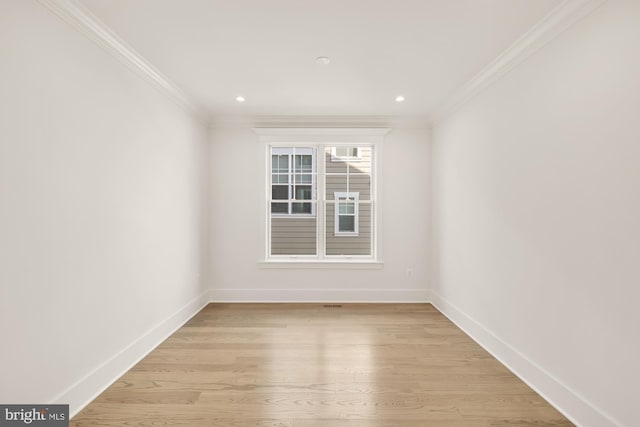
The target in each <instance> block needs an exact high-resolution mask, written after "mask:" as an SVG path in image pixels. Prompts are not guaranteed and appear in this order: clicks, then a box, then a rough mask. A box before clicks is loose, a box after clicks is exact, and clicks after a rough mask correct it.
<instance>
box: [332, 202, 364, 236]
mask: <svg viewBox="0 0 640 427" xmlns="http://www.w3.org/2000/svg"><path fill="white" fill-rule="evenodd" d="M334 194H335V202H336V205H337V208H336V209H335V218H334V234H335V235H336V236H357V235H358V206H359V203H358V199H359V197H360V195H359V193H338V192H336V193H334Z"/></svg>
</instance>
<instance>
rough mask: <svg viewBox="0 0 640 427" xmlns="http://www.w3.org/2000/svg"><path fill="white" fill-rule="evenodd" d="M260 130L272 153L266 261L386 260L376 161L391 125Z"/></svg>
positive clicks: (361, 262)
mask: <svg viewBox="0 0 640 427" xmlns="http://www.w3.org/2000/svg"><path fill="white" fill-rule="evenodd" d="M255 131H256V132H257V133H258V134H259V135H260V136H261V138H260V139H261V140H262V141H263V142H264V143H265V149H266V150H265V151H266V154H267V162H266V166H267V171H268V174H267V192H266V200H265V203H264V206H265V207H266V209H265V214H266V215H265V216H266V221H265V238H266V239H265V261H264V263H263V264H272V263H276V264H279V265H280V266H283V265H284V266H285V267H286V266H287V265H291V264H292V263H294V264H297V265H301V264H304V265H307V264H309V263H324V264H326V265H329V266H335V265H341V266H343V265H345V264H344V263H352V264H356V265H365V264H366V265H374V264H377V265H380V264H381V263H380V261H379V259H380V254H381V242H380V239H379V236H380V232H379V227H380V224H379V223H378V221H377V212H378V203H379V200H380V198H379V184H378V180H377V179H376V165H377V164H378V162H379V154H380V150H379V146H380V144H381V142H382V137H383V135H384V134H386V132H388V129H280V128H269V129H267V128H265V129H256V130H255ZM356 135H357V136H356ZM364 268H369V267H364ZM371 268H377V267H375V266H374V267H371Z"/></svg>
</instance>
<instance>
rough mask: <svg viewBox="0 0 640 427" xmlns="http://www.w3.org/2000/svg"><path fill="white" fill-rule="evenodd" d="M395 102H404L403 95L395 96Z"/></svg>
mask: <svg viewBox="0 0 640 427" xmlns="http://www.w3.org/2000/svg"><path fill="white" fill-rule="evenodd" d="M396 102H404V96H402V95H398V96H396Z"/></svg>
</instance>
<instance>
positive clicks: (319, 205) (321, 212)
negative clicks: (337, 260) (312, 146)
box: [315, 144, 326, 259]
mask: <svg viewBox="0 0 640 427" xmlns="http://www.w3.org/2000/svg"><path fill="white" fill-rule="evenodd" d="M316 150H317V152H316V161H315V168H316V183H317V185H316V191H317V194H316V218H317V227H316V250H317V252H318V258H320V259H324V257H325V252H326V251H325V244H326V243H325V237H326V231H325V228H326V220H325V216H326V208H325V195H326V190H325V181H326V180H325V170H326V169H325V168H326V165H325V161H326V154H325V146H324V145H323V144H320V145H318V147H316Z"/></svg>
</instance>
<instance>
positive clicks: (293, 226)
mask: <svg viewBox="0 0 640 427" xmlns="http://www.w3.org/2000/svg"><path fill="white" fill-rule="evenodd" d="M271 254H272V255H315V254H316V218H315V217H309V218H277V217H276V218H272V219H271Z"/></svg>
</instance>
